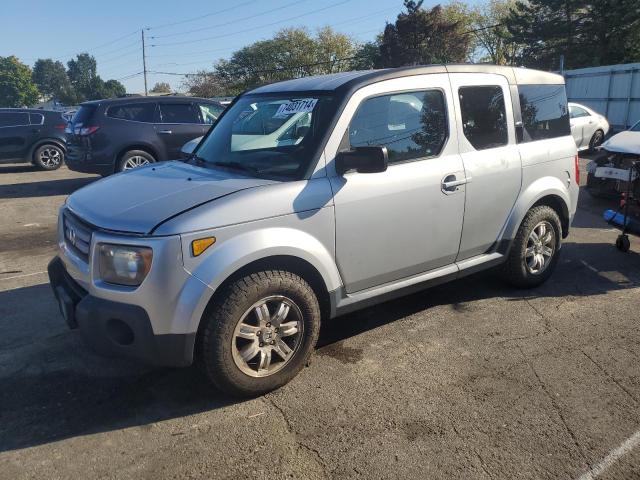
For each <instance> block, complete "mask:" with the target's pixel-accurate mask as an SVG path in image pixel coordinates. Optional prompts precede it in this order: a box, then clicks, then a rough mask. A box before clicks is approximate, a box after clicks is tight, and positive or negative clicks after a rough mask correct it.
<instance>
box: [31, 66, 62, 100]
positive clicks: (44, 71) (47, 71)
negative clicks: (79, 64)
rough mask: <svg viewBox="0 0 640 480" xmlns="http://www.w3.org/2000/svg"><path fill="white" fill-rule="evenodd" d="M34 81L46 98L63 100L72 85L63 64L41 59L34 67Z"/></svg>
mask: <svg viewBox="0 0 640 480" xmlns="http://www.w3.org/2000/svg"><path fill="white" fill-rule="evenodd" d="M32 78H33V81H34V82H35V84H36V85H37V86H38V90H40V94H41V95H43V96H44V97H45V98H52V97H54V98H61V97H62V96H65V95H68V94H69V92H70V89H71V83H70V82H69V77H67V72H66V70H65V69H64V65H63V64H62V62H54V61H53V60H51V59H50V58H44V59H43V58H40V59H38V60H36V63H35V64H34V66H33V74H32Z"/></svg>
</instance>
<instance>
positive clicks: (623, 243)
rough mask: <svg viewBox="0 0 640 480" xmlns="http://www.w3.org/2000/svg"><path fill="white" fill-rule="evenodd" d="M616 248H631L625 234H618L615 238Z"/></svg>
mask: <svg viewBox="0 0 640 480" xmlns="http://www.w3.org/2000/svg"><path fill="white" fill-rule="evenodd" d="M616 248H617V249H618V250H620V251H621V252H625V253H626V252H628V251H629V249H630V248H631V242H630V241H629V237H628V236H627V235H618V238H616Z"/></svg>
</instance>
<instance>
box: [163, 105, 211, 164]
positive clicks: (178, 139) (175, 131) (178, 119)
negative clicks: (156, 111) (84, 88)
mask: <svg viewBox="0 0 640 480" xmlns="http://www.w3.org/2000/svg"><path fill="white" fill-rule="evenodd" d="M159 120H160V123H156V125H155V130H156V134H157V135H158V137H159V138H160V141H161V142H162V144H163V145H164V147H165V151H166V155H167V159H168V160H175V159H178V158H180V157H181V156H182V154H181V153H180V149H181V148H182V146H183V145H184V144H185V143H187V142H188V141H190V140H193V139H194V138H197V137H201V136H202V135H204V134H205V133H206V132H207V130H208V127H205V126H204V125H203V124H201V123H200V122H201V120H200V113H199V112H198V111H197V110H196V107H195V105H194V104H193V103H191V102H184V103H163V102H160V119H159Z"/></svg>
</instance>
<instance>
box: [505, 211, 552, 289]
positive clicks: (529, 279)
mask: <svg viewBox="0 0 640 480" xmlns="http://www.w3.org/2000/svg"><path fill="white" fill-rule="evenodd" d="M541 226H544V230H545V233H544V234H542V235H538V234H539V233H540V232H541V230H540V227H541ZM534 230H535V233H536V237H538V236H539V237H541V238H542V239H543V240H542V241H541V242H540V243H536V241H535V239H534V238H533V236H532V234H533V233H534ZM549 231H551V232H552V236H551V238H550V239H548V240H544V239H545V238H547V233H548V232H549ZM561 239H562V227H561V224H560V218H559V217H558V214H557V213H556V212H555V210H553V209H552V208H551V207H548V206H546V205H540V206H537V207H533V208H532V209H531V210H529V212H527V215H526V216H525V217H524V220H523V221H522V223H521V224H520V228H519V229H518V233H517V234H516V238H515V239H514V240H513V244H512V245H511V251H510V252H509V257H508V259H507V262H506V263H505V265H504V270H503V273H504V277H505V279H506V280H507V281H508V282H509V283H511V284H512V285H515V286H516V287H519V288H533V287H537V286H538V285H541V284H542V283H544V282H545V281H546V280H547V279H548V278H549V277H550V276H551V274H552V273H553V270H554V269H555V267H556V265H557V263H558V257H559V254H560V244H561ZM545 248H546V249H551V254H550V256H547V254H546V252H548V250H545ZM540 256H542V257H543V258H542V260H543V262H542V265H541V263H540V262H541V260H539V257H540Z"/></svg>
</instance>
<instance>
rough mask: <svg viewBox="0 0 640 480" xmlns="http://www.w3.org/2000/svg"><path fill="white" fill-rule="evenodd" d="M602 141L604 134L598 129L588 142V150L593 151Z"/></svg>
mask: <svg viewBox="0 0 640 480" xmlns="http://www.w3.org/2000/svg"><path fill="white" fill-rule="evenodd" d="M603 140H604V132H603V131H602V130H600V129H598V130H596V131H595V132H594V134H593V136H592V137H591V140H589V150H593V149H594V148H596V147H599V146H600V145H602V141H603Z"/></svg>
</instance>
